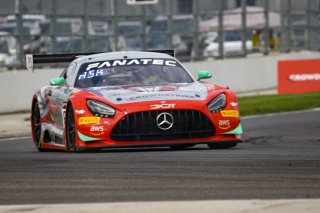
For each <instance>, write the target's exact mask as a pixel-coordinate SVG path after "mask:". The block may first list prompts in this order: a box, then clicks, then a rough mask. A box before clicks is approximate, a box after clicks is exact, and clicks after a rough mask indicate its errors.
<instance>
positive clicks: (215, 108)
mask: <svg viewBox="0 0 320 213" xmlns="http://www.w3.org/2000/svg"><path fill="white" fill-rule="evenodd" d="M226 103H227V101H226V96H225V94H223V93H221V94H220V95H218V96H217V97H215V98H214V99H213V100H212V101H211V102H210V103H209V104H208V108H209V110H210V112H219V111H221V110H223V109H224V107H225V106H226Z"/></svg>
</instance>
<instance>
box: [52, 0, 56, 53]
mask: <svg viewBox="0 0 320 213" xmlns="http://www.w3.org/2000/svg"><path fill="white" fill-rule="evenodd" d="M51 42H52V52H53V53H57V1H56V0H52V19H51Z"/></svg>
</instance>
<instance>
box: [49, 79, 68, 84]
mask: <svg viewBox="0 0 320 213" xmlns="http://www.w3.org/2000/svg"><path fill="white" fill-rule="evenodd" d="M65 82H66V80H65V79H64V78H63V77H59V78H51V79H50V85H51V86H60V85H63V84H64V83H65Z"/></svg>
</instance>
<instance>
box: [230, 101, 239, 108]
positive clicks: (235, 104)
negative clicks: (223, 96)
mask: <svg viewBox="0 0 320 213" xmlns="http://www.w3.org/2000/svg"><path fill="white" fill-rule="evenodd" d="M230 104H231V106H233V107H236V106H238V103H237V102H231V103H230Z"/></svg>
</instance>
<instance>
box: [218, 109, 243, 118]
mask: <svg viewBox="0 0 320 213" xmlns="http://www.w3.org/2000/svg"><path fill="white" fill-rule="evenodd" d="M221 115H222V117H234V118H238V117H239V113H238V111H236V110H222V111H221Z"/></svg>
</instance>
